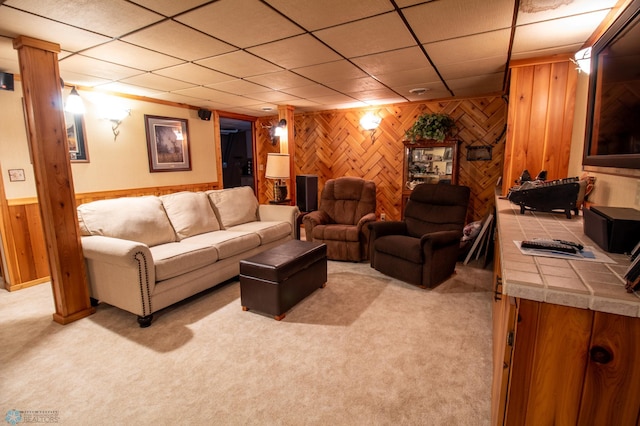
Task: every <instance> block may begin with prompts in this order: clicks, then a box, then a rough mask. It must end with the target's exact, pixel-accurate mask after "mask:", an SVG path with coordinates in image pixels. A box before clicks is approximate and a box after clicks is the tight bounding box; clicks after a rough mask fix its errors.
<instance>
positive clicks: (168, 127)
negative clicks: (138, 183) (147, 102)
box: [144, 115, 191, 172]
mask: <svg viewBox="0 0 640 426" xmlns="http://www.w3.org/2000/svg"><path fill="white" fill-rule="evenodd" d="M144 121H145V128H146V132H147V149H148V152H149V171H150V172H178V171H185V170H191V153H190V152H189V132H188V128H187V120H186V119H181V118H169V117H158V116H155V115H145V116H144Z"/></svg>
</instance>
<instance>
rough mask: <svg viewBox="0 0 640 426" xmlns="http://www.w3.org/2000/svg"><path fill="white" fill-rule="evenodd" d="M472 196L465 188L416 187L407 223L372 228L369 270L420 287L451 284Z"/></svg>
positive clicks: (380, 225)
mask: <svg viewBox="0 0 640 426" xmlns="http://www.w3.org/2000/svg"><path fill="white" fill-rule="evenodd" d="M469 194H470V190H469V188H468V187H466V186H458V185H442V184H426V183H423V184H420V185H418V186H416V187H415V188H414V190H413V192H412V193H411V195H410V196H409V200H408V201H407V205H406V207H405V212H404V220H402V221H394V222H392V221H389V222H375V223H372V224H369V226H368V227H369V228H370V229H371V243H370V247H371V254H370V260H371V267H372V268H374V269H376V270H377V271H380V272H382V273H383V274H385V275H389V276H391V277H394V278H397V279H399V280H402V281H405V282H408V283H410V284H415V285H418V286H420V287H422V288H432V287H435V286H437V285H438V284H440V283H442V282H443V281H445V280H446V279H448V278H449V277H450V276H451V275H452V274H453V273H454V271H455V267H456V262H457V260H458V256H459V254H460V253H459V248H460V238H462V231H463V229H464V224H465V219H466V216H467V206H468V204H469Z"/></svg>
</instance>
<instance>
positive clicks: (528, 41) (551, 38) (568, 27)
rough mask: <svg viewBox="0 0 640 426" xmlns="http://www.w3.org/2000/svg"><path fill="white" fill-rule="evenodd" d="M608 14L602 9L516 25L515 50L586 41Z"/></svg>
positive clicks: (521, 50) (544, 47)
mask: <svg viewBox="0 0 640 426" xmlns="http://www.w3.org/2000/svg"><path fill="white" fill-rule="evenodd" d="M606 15H607V12H606V11H600V12H593V13H587V14H583V15H578V16H571V17H568V18H563V19H555V20H553V21H546V22H539V23H536V24H528V25H522V26H519V27H516V32H515V36H514V38H513V52H514V53H519V52H525V51H536V50H539V49H548V48H554V47H560V46H568V45H573V44H576V43H580V42H584V41H585V40H586V39H587V38H589V37H590V36H591V33H593V31H594V28H597V26H598V25H599V24H600V22H602V20H603V19H604V17H605V16H606Z"/></svg>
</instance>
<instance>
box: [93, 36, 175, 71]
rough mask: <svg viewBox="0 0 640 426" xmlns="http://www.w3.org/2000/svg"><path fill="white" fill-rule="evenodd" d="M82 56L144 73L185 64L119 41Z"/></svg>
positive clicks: (94, 49) (95, 48) (96, 48)
mask: <svg viewBox="0 0 640 426" xmlns="http://www.w3.org/2000/svg"><path fill="white" fill-rule="evenodd" d="M82 54H83V55H85V56H89V57H92V58H96V59H102V60H104V61H107V62H113V63H116V64H127V65H129V66H130V67H133V68H137V69H141V70H144V71H153V70H156V69H158V68H166V67H170V66H172V65H178V64H179V63H182V62H183V61H182V60H181V59H176V58H172V57H171V56H167V55H163V54H161V53H157V52H153V51H151V50H146V49H143V48H141V47H138V46H134V45H132V44H129V43H125V42H122V41H119V40H116V41H112V42H110V43H106V44H103V45H101V46H98V47H94V48H91V49H88V50H85V51H84V52H82Z"/></svg>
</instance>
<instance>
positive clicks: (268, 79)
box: [246, 71, 313, 90]
mask: <svg viewBox="0 0 640 426" xmlns="http://www.w3.org/2000/svg"><path fill="white" fill-rule="evenodd" d="M246 80H249V81H252V82H254V83H256V84H261V85H263V86H266V87H269V88H270V89H273V90H283V89H289V88H293V87H303V86H308V85H311V84H313V83H312V82H311V81H310V80H309V79H307V78H304V77H302V76H299V75H297V74H294V73H292V72H291V71H278V72H272V73H269V74H262V75H255V76H253V77H247V78H246Z"/></svg>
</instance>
